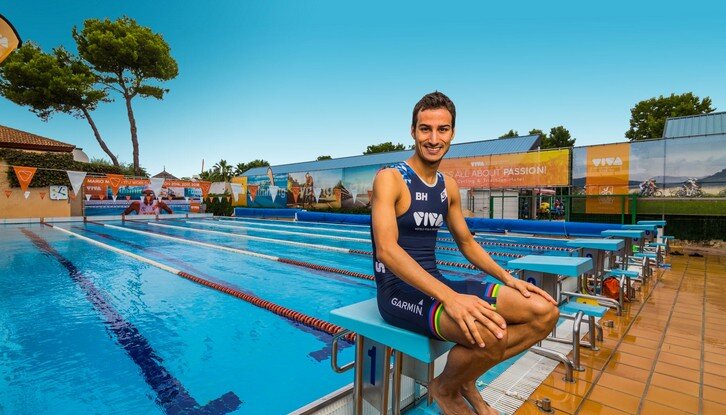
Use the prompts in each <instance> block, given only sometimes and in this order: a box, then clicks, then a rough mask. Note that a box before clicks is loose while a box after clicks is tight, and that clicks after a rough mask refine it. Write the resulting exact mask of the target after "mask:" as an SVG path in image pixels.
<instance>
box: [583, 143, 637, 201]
mask: <svg viewBox="0 0 726 415" xmlns="http://www.w3.org/2000/svg"><path fill="white" fill-rule="evenodd" d="M585 154H586V163H587V164H586V166H585V194H587V195H598V196H601V197H591V198H587V202H586V212H587V213H613V214H615V213H621V202H620V198H613V197H610V196H611V195H625V194H628V190H629V182H630V143H619V144H608V145H602V146H590V147H587V150H586V153H585ZM626 213H627V205H626Z"/></svg>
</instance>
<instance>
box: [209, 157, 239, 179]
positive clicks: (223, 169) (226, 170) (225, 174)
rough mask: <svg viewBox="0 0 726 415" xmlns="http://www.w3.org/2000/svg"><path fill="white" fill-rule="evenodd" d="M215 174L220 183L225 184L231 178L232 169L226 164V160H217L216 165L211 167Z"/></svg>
mask: <svg viewBox="0 0 726 415" xmlns="http://www.w3.org/2000/svg"><path fill="white" fill-rule="evenodd" d="M212 169H213V170H214V172H215V173H217V175H219V177H220V178H221V179H222V180H221V181H223V182H226V181H228V180H229V179H230V178H231V177H232V173H233V171H234V170H233V169H234V168H233V167H232V165H230V164H228V163H227V160H224V159H222V160H219V162H218V163H217V164H215V165H214V167H212Z"/></svg>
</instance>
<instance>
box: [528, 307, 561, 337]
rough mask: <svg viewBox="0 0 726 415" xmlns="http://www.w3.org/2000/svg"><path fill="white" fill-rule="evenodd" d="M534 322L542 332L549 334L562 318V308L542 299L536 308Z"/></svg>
mask: <svg viewBox="0 0 726 415" xmlns="http://www.w3.org/2000/svg"><path fill="white" fill-rule="evenodd" d="M535 316H536V317H535V319H534V324H535V326H536V327H537V328H538V329H539V331H540V332H542V333H544V335H547V333H549V332H551V331H552V329H554V327H555V325H556V324H557V320H558V319H559V318H560V309H559V308H557V306H555V305H554V304H552V303H550V302H549V301H545V300H543V301H540V302H539V303H538V304H537V306H536V308H535Z"/></svg>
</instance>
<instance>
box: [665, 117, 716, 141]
mask: <svg viewBox="0 0 726 415" xmlns="http://www.w3.org/2000/svg"><path fill="white" fill-rule="evenodd" d="M712 134H726V112H712V113H710V114H701V115H688V116H685V117H674V118H668V119H667V120H666V123H665V128H664V129H663V138H676V137H693V136H701V135H712Z"/></svg>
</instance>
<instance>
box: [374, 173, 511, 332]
mask: <svg viewBox="0 0 726 415" xmlns="http://www.w3.org/2000/svg"><path fill="white" fill-rule="evenodd" d="M403 186H404V184H403V180H402V179H401V177H400V175H399V173H398V172H397V171H396V170H394V169H386V170H382V171H380V172H379V173H378V174H377V175H376V178H375V180H374V182H373V208H372V211H371V222H372V223H371V226H372V228H373V237H374V238H375V243H376V258H377V260H378V261H380V262H382V263H383V265H384V266H385V267H386V268H388V269H389V270H390V271H391V272H393V273H394V274H396V276H398V277H399V278H401V279H402V280H404V281H406V282H407V283H409V284H410V285H412V286H414V287H416V288H417V289H419V290H420V291H422V292H423V293H425V294H427V295H429V296H431V297H433V298H436V299H437V300H439V301H441V303H442V304H443V305H444V309H445V310H446V312H447V313H448V314H449V316H451V317H452V318H453V319H454V320H455V321H456V322H457V323H458V325H459V327H460V328H461V330H462V332H463V333H465V334H466V336H467V339H468V340H469V341H471V342H472V343H476V344H479V345H482V344H484V342H483V340H482V339H481V336H480V335H479V331H478V330H477V329H476V326H475V321H479V322H481V324H484V325H485V326H487V328H489V330H491V331H492V333H494V334H495V335H498V336H497V337H499V338H501V336H502V333H501V331H500V330H499V329H498V327H497V326H500V327H502V328H505V327H506V326H505V322H504V319H503V318H502V317H501V316H500V315H498V314H497V313H495V312H494V311H493V308H492V307H491V306H490V305H489V304H487V303H486V302H485V301H484V300H482V299H480V298H479V297H476V296H473V295H466V294H459V293H457V292H455V291H454V290H452V289H451V288H449V287H448V286H447V285H446V284H444V283H442V282H441V281H439V280H438V279H436V278H434V277H433V276H432V275H431V274H429V273H428V272H426V270H424V269H423V268H422V267H421V265H419V264H418V263H417V262H416V261H415V260H414V259H413V258H411V256H410V255H408V254H407V253H406V251H404V250H403V248H401V246H400V245H398V227H397V226H396V202H397V201H398V199H399V198H400V197H401V194H402V192H403Z"/></svg>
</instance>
